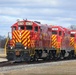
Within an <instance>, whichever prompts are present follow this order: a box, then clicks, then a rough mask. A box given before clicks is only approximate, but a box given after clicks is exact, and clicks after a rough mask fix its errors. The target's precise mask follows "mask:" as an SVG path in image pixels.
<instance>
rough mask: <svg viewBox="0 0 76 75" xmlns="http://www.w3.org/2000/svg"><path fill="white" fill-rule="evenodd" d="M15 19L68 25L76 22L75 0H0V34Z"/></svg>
mask: <svg viewBox="0 0 76 75" xmlns="http://www.w3.org/2000/svg"><path fill="white" fill-rule="evenodd" d="M17 19H20V20H23V19H27V20H32V21H40V22H41V23H42V24H48V25H60V26H64V27H69V26H70V25H75V24H76V0H0V35H2V36H7V33H8V32H11V26H12V25H13V24H14V23H15V22H17Z"/></svg>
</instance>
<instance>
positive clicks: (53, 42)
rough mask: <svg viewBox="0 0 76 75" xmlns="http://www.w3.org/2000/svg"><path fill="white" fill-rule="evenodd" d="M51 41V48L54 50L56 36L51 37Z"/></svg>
mask: <svg viewBox="0 0 76 75" xmlns="http://www.w3.org/2000/svg"><path fill="white" fill-rule="evenodd" d="M51 39H52V41H51V45H52V47H54V48H56V47H57V35H52V38H51Z"/></svg>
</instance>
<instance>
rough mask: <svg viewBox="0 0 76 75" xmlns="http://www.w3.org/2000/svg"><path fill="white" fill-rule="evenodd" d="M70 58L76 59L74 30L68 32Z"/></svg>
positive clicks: (75, 31) (75, 32)
mask: <svg viewBox="0 0 76 75" xmlns="http://www.w3.org/2000/svg"><path fill="white" fill-rule="evenodd" d="M69 56H70V57H76V30H71V31H70V54H69Z"/></svg>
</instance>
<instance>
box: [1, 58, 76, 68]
mask: <svg viewBox="0 0 76 75" xmlns="http://www.w3.org/2000/svg"><path fill="white" fill-rule="evenodd" d="M68 60H75V58H73V59H64V60H49V61H43V60H39V61H34V62H28V63H26V62H14V61H3V62H0V67H6V66H18V65H27V64H40V63H48V62H50V63H51V62H58V61H68Z"/></svg>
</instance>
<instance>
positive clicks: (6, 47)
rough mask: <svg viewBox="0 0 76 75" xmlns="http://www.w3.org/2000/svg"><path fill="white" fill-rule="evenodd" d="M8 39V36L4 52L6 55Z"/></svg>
mask: <svg viewBox="0 0 76 75" xmlns="http://www.w3.org/2000/svg"><path fill="white" fill-rule="evenodd" d="M8 40H9V37H7V39H6V43H5V48H4V54H5V55H6V52H7V50H6V48H7V44H8Z"/></svg>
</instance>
